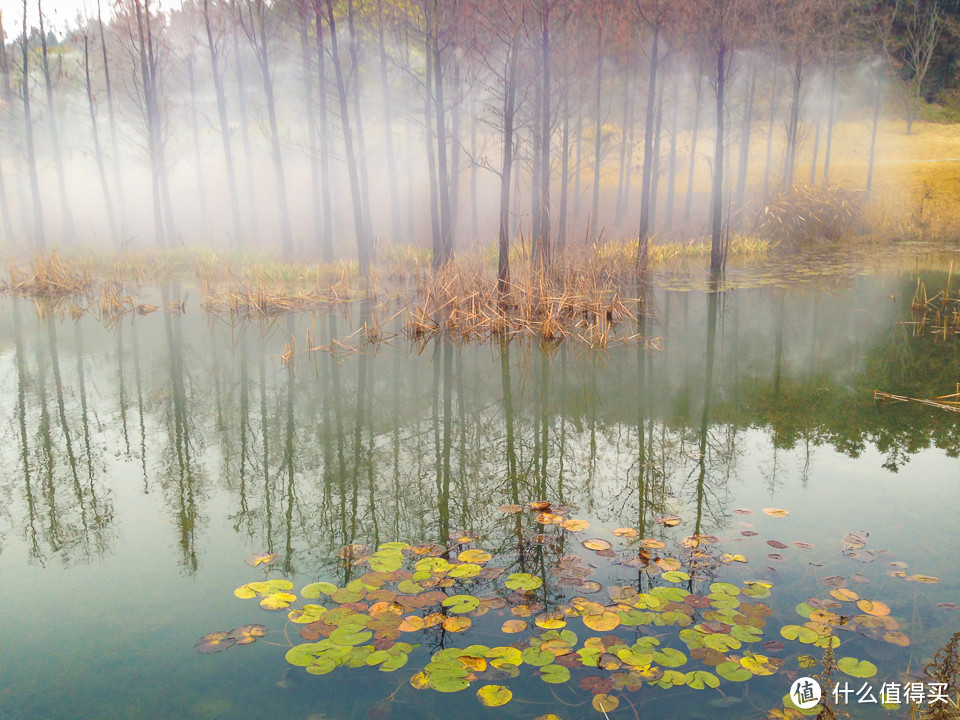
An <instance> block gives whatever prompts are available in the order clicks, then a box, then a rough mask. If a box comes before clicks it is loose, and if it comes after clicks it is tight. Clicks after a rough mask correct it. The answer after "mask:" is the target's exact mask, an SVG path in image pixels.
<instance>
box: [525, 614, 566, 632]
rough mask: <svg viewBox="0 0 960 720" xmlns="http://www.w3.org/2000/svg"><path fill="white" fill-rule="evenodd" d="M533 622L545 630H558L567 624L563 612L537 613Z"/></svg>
mask: <svg viewBox="0 0 960 720" xmlns="http://www.w3.org/2000/svg"><path fill="white" fill-rule="evenodd" d="M533 622H534V624H535V625H536V626H537V627H542V628H544V629H545V630H558V629H560V628H562V627H566V625H567V621H566V620H564V617H563V613H560V612H552V613H541V614H540V615H537V617H536V618H535V619H534V621H533Z"/></svg>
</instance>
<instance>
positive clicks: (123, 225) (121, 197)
mask: <svg viewBox="0 0 960 720" xmlns="http://www.w3.org/2000/svg"><path fill="white" fill-rule="evenodd" d="M97 25H98V26H99V30H100V51H101V53H102V54H103V77H104V80H105V82H106V90H107V110H108V112H109V115H110V149H111V150H112V151H113V182H114V185H116V188H117V200H118V205H119V206H120V207H119V215H120V233H121V235H123V236H124V237H125V236H126V234H127V198H126V192H125V190H124V187H123V180H122V178H121V177H120V150H119V145H118V144H117V118H116V115H115V114H114V109H113V86H112V84H111V82H110V63H109V61H108V58H107V37H106V34H105V33H104V32H103V16H102V14H101V12H100V0H97Z"/></svg>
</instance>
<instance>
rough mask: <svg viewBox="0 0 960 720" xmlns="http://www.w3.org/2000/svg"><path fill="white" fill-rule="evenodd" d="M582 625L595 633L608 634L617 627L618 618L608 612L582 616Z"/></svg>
mask: <svg viewBox="0 0 960 720" xmlns="http://www.w3.org/2000/svg"><path fill="white" fill-rule="evenodd" d="M583 624H584V625H586V626H587V627H588V628H590V629H591V630H595V631H597V632H609V631H610V630H613V629H615V628H617V627H619V625H620V616H619V615H618V614H617V613H615V612H610V611H604V612H602V613H598V614H595V615H584V616H583Z"/></svg>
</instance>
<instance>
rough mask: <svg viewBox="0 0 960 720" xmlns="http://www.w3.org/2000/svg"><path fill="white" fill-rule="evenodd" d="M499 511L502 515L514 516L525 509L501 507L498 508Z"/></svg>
mask: <svg viewBox="0 0 960 720" xmlns="http://www.w3.org/2000/svg"><path fill="white" fill-rule="evenodd" d="M497 510H499V511H500V512H502V513H506V514H507V515H513V514H514V513H518V512H520V511H521V510H523V507H522V506H521V505H501V506H500V507H498V508H497Z"/></svg>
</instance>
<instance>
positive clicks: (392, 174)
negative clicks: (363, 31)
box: [377, 0, 401, 243]
mask: <svg viewBox="0 0 960 720" xmlns="http://www.w3.org/2000/svg"><path fill="white" fill-rule="evenodd" d="M385 25H386V23H385V21H384V18H383V0H377V31H378V36H379V37H378V39H379V41H380V87H381V91H382V93H383V134H384V137H385V139H386V143H387V146H386V150H387V181H388V182H389V185H390V187H389V190H388V192H389V193H390V228H391V231H392V232H391V238H390V239H391V240H392V241H393V242H395V243H399V242H400V237H401V232H400V187H399V183H398V181H397V158H396V155H395V153H394V151H393V115H392V112H391V106H390V77H389V74H388V73H387V48H386V42H385V39H384V35H385V33H386V27H385Z"/></svg>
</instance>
